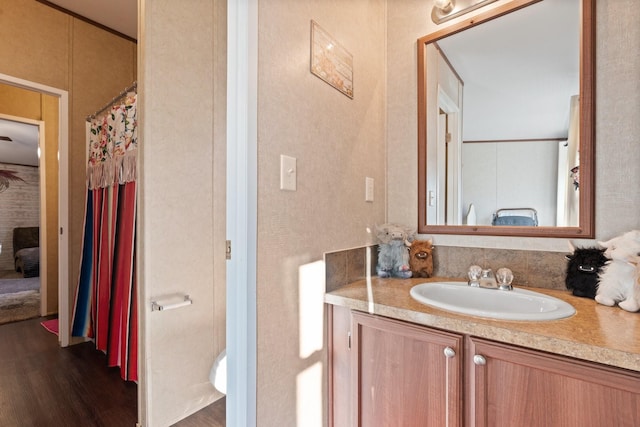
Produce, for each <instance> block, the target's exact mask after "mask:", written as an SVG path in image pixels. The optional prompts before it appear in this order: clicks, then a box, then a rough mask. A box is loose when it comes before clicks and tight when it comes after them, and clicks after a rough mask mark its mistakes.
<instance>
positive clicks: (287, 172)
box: [280, 154, 298, 191]
mask: <svg viewBox="0 0 640 427" xmlns="http://www.w3.org/2000/svg"><path fill="white" fill-rule="evenodd" d="M297 174H298V170H297V167H296V158H295V157H290V156H285V155H284V154H281V155H280V189H281V190H288V191H296V179H297Z"/></svg>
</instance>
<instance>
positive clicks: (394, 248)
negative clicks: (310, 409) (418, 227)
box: [376, 224, 415, 279]
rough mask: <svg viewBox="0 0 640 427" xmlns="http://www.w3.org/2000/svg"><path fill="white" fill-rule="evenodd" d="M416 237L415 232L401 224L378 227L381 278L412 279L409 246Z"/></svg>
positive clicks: (378, 267)
mask: <svg viewBox="0 0 640 427" xmlns="http://www.w3.org/2000/svg"><path fill="white" fill-rule="evenodd" d="M414 236H415V231H413V230H412V229H410V228H408V227H404V226H402V225H399V224H383V225H380V226H376V237H377V238H378V241H379V244H378V265H377V266H376V271H377V272H378V276H379V277H400V278H403V279H408V278H409V277H411V269H410V268H409V246H411V241H412V240H413V238H414Z"/></svg>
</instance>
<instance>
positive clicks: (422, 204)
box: [418, 0, 593, 237]
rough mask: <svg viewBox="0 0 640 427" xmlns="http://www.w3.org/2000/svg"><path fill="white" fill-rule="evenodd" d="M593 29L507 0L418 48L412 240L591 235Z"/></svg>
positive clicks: (564, 13) (571, 15)
mask: <svg viewBox="0 0 640 427" xmlns="http://www.w3.org/2000/svg"><path fill="white" fill-rule="evenodd" d="M510 5H511V6H510ZM523 6H526V7H523ZM581 9H582V10H581ZM582 11H584V12H585V13H582ZM497 17H499V18H498V19H494V18H497ZM581 18H582V21H581V20H580V19H581ZM480 23H481V24H482V25H478V24H480ZM592 27H593V5H592V0H545V1H542V2H538V1H514V2H512V3H508V4H506V5H503V6H501V7H498V8H495V9H493V10H492V11H490V12H485V13H483V14H481V15H478V16H476V17H474V18H471V19H469V20H468V21H467V22H462V23H460V24H455V25H452V26H451V27H447V29H445V30H442V31H439V32H437V33H434V34H431V35H427V36H425V37H422V38H421V39H419V40H418V46H419V49H418V56H419V58H418V59H419V61H418V68H419V69H418V78H419V82H418V90H419V96H418V114H419V129H418V131H419V132H418V134H419V141H418V146H419V153H418V154H419V173H420V176H419V183H418V187H419V197H418V200H419V226H418V228H419V232H421V233H448V234H487V235H526V236H529V235H531V236H557V237H560V236H563V237H564V236H566V237H590V236H591V235H592V233H593V224H592V222H593V218H592V214H591V213H592V210H593V194H592V191H593V188H592V183H593V171H592V166H593V117H592V116H593V87H592V79H593V71H592V70H593V63H592V59H593V58H592V52H591V51H592V49H593V43H592V37H593V29H592Z"/></svg>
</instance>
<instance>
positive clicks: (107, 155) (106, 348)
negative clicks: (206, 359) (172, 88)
mask: <svg viewBox="0 0 640 427" xmlns="http://www.w3.org/2000/svg"><path fill="white" fill-rule="evenodd" d="M136 98H137V96H136V94H135V93H130V94H127V96H126V97H125V98H124V101H123V102H122V103H121V104H118V105H114V106H113V107H111V109H110V110H109V111H108V113H107V114H106V115H103V116H100V117H99V118H96V119H94V120H93V121H92V122H91V125H90V132H89V164H88V167H87V203H86V211H85V222H84V237H83V248H82V259H81V263H80V274H79V280H78V287H77V290H76V296H75V306H74V312H73V323H72V330H71V334H72V336H76V337H86V338H91V339H92V340H93V341H94V342H95V345H96V348H97V349H98V350H101V351H103V352H104V353H105V354H106V356H107V363H108V366H110V367H115V366H117V367H119V368H120V375H121V376H122V378H123V379H125V380H128V381H136V380H137V379H138V335H137V331H138V313H137V301H136V280H135V239H136V224H135V218H136V160H137V132H136V127H137V122H136Z"/></svg>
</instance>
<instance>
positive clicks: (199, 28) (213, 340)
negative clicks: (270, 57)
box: [138, 0, 226, 427]
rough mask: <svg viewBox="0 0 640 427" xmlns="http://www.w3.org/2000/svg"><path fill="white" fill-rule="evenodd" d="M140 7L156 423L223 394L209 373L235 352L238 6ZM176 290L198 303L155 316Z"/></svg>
mask: <svg viewBox="0 0 640 427" xmlns="http://www.w3.org/2000/svg"><path fill="white" fill-rule="evenodd" d="M140 4H141V16H140V22H142V23H143V24H142V25H141V28H140V29H139V31H140V39H139V41H140V56H139V66H140V84H139V86H138V89H139V94H140V96H139V108H138V113H139V123H140V127H139V128H138V129H139V137H140V148H139V150H140V151H139V153H140V161H139V165H140V169H139V175H138V178H139V183H140V184H139V199H138V200H139V201H140V203H139V211H138V232H139V236H140V238H139V239H138V266H139V278H140V281H139V283H140V287H141V289H140V292H141V294H140V295H141V297H140V301H141V306H140V311H139V313H140V321H141V332H140V333H141V335H140V340H141V345H142V348H141V351H142V353H141V354H140V359H141V361H142V363H143V365H142V368H143V369H144V370H143V372H142V375H141V378H140V381H139V390H140V398H141V400H140V403H141V404H140V405H139V410H140V418H139V421H140V423H141V424H142V425H144V426H152V427H155V426H168V425H172V424H173V423H175V422H177V421H179V420H180V419H182V418H184V417H186V416H188V415H190V414H192V413H193V412H195V411H197V410H199V409H201V408H202V407H204V406H206V405H207V404H209V403H211V402H212V401H214V400H215V399H218V398H219V397H221V394H220V393H219V392H217V391H216V390H215V389H214V388H213V386H212V385H211V383H210V382H209V372H210V369H211V367H212V365H213V362H214V360H215V358H216V356H217V355H218V354H219V353H220V352H221V351H222V350H223V349H224V346H225V341H224V332H225V313H226V312H225V286H226V283H225V270H224V268H225V262H226V261H225V230H226V229H225V227H226V222H225V206H226V205H225V182H226V181H225V173H226V169H225V163H226V157H225V153H226V139H225V129H226V123H225V117H226V116H225V110H226V109H225V106H226V98H225V93H226V88H225V82H226V61H225V56H226V55H225V54H226V49H225V47H224V46H225V40H226V2H222V1H215V2H212V1H210V0H190V1H189V2H188V7H185V4H186V3H185V2H176V1H175V0H150V1H142V2H141V3H140ZM168 29H170V30H168ZM174 294H178V295H184V294H187V295H189V296H190V298H191V299H192V301H193V304H192V305H190V306H187V307H182V308H179V309H175V310H167V311H155V312H152V311H151V304H150V303H149V302H150V301H151V300H158V301H162V300H163V299H165V298H166V297H168V296H171V295H174Z"/></svg>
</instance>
